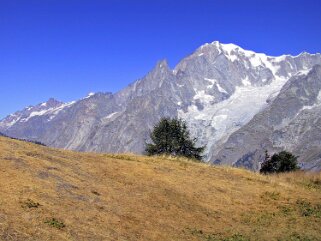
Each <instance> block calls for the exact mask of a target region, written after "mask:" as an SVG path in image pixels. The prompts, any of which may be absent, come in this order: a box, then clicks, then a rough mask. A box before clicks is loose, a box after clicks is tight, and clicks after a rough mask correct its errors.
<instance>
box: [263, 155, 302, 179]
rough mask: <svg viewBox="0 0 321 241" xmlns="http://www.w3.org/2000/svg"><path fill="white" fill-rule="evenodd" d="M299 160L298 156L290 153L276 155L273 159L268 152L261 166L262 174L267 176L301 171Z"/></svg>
mask: <svg viewBox="0 0 321 241" xmlns="http://www.w3.org/2000/svg"><path fill="white" fill-rule="evenodd" d="M297 159H298V157H297V156H294V155H293V154H292V153H290V152H288V151H281V152H279V153H275V154H274V155H273V156H272V157H270V156H269V155H268V153H267V151H266V152H265V160H264V162H263V163H262V165H261V169H260V172H261V173H264V174H267V173H279V172H290V171H295V170H299V169H300V167H299V166H298V161H297Z"/></svg>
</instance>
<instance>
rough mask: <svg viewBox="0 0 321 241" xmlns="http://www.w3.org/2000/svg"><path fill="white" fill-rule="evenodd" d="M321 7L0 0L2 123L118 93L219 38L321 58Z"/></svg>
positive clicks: (263, 1)
mask: <svg viewBox="0 0 321 241" xmlns="http://www.w3.org/2000/svg"><path fill="white" fill-rule="evenodd" d="M320 26H321V1H319V0H314V1H312V0H301V1H298V0H256V1H254V0H251V1H250V0H242V1H239V0H233V1H228V0H190V1H189V0H185V1H183V0H175V1H173V0H162V1H156V0H135V1H133V0H108V1H107V0H106V1H105V0H104V1H98V0H88V1H82V0H28V1H25V0H20V1H18V0H0V84H1V85H0V86H1V88H2V91H1V95H0V103H1V104H0V118H2V117H4V116H6V115H7V114H10V113H12V112H14V111H16V110H19V109H22V108H23V107H25V106H27V105H30V104H37V103H40V102H43V101H46V100H47V99H49V98H50V97H55V98H56V99H58V100H62V101H71V100H75V99H79V98H82V97H84V96H85V95H86V94H87V93H88V92H98V91H106V92H107V91H110V92H116V91H118V90H120V89H121V88H123V87H125V86H127V85H128V84H129V83H131V82H133V81H135V80H136V79H138V78H141V77H143V76H144V75H145V74H146V73H147V72H148V71H150V70H151V69H152V68H153V67H154V65H155V64H156V62H157V61H158V60H160V59H164V58H166V59H167V60H168V61H169V64H170V66H171V67H174V66H175V65H176V64H177V63H178V61H179V60H180V59H182V58H183V57H185V56H187V55H188V54H190V53H192V52H193V51H194V50H195V49H196V48H197V47H199V46H200V45H202V44H204V43H206V42H212V41H214V40H218V41H220V42H223V43H235V44H237V45H240V46H241V47H243V48H245V49H250V50H254V51H256V52H264V53H267V54H269V55H281V54H285V53H286V54H293V55H297V54H298V53H300V52H302V51H308V52H311V53H315V52H321V27H320Z"/></svg>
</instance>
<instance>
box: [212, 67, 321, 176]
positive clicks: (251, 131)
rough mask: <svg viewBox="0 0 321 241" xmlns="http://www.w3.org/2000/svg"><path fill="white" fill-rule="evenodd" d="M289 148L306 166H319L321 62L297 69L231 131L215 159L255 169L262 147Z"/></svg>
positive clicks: (262, 151) (262, 154)
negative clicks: (267, 101)
mask: <svg viewBox="0 0 321 241" xmlns="http://www.w3.org/2000/svg"><path fill="white" fill-rule="evenodd" d="M284 149H286V150H289V151H291V152H293V153H294V154H296V155H298V156H299V160H300V161H301V162H302V164H303V167H304V168H306V169H315V170H320V169H321V66H320V65H316V66H314V67H313V68H312V69H311V70H310V71H305V72H299V73H298V74H297V75H295V76H293V77H292V78H291V79H290V80H289V81H288V82H287V83H286V84H285V85H284V86H283V88H282V89H281V91H280V93H279V94H278V95H277V96H276V97H275V98H274V99H273V100H272V101H271V104H270V105H269V106H268V107H267V108H265V109H264V110H263V111H261V112H259V113H258V114H256V115H255V116H254V118H252V120H251V121H250V122H249V123H247V124H246V125H244V126H243V127H242V128H240V129H239V130H238V131H236V132H234V133H233V134H232V135H231V136H230V137H229V138H228V140H227V142H225V143H224V145H223V146H222V147H221V149H219V152H218V154H216V155H215V154H214V155H213V156H212V158H211V159H212V161H213V162H214V163H224V164H230V165H233V164H234V165H236V166H245V167H247V168H251V169H258V168H259V166H258V162H257V160H262V158H263V156H264V150H269V151H270V152H276V151H280V150H284Z"/></svg>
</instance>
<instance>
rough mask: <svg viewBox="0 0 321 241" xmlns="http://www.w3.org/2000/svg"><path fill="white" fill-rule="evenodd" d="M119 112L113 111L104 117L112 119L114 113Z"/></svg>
mask: <svg viewBox="0 0 321 241" xmlns="http://www.w3.org/2000/svg"><path fill="white" fill-rule="evenodd" d="M117 113H118V112H113V113H111V114H109V115H107V116H106V117H104V119H111V118H112V117H113V116H114V115H116V114H117Z"/></svg>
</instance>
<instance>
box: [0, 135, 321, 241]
mask: <svg viewBox="0 0 321 241" xmlns="http://www.w3.org/2000/svg"><path fill="white" fill-rule="evenodd" d="M0 173H1V174H0V190H1V192H0V240H93V241H96V240H97V241H98V240H321V233H320V227H321V175H320V173H319V174H305V173H301V172H300V173H294V174H286V175H280V176H269V177H266V176H261V175H259V174H256V173H252V172H249V171H246V170H241V169H235V168H228V167H210V166H207V165H205V164H199V163H193V162H190V161H188V160H183V159H180V160H178V159H168V158H160V157H159V158H152V157H142V156H134V155H104V154H87V153H76V152H71V151H63V150H57V149H51V148H47V147H43V146H39V145H35V144H31V143H26V142H21V141H16V140H10V139H8V138H5V137H0Z"/></svg>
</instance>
